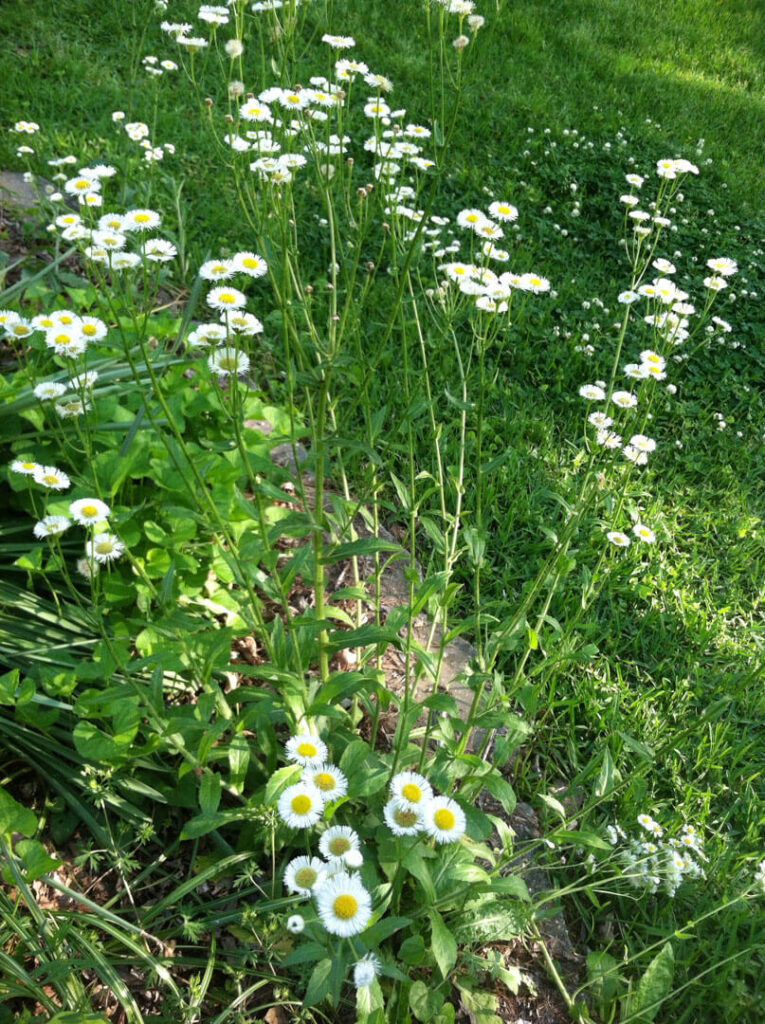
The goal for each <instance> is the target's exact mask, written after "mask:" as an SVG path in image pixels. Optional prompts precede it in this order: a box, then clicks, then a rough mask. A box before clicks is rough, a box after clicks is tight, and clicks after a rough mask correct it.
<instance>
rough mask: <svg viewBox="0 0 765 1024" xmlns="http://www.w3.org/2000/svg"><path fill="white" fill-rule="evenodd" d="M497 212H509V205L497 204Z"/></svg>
mask: <svg viewBox="0 0 765 1024" xmlns="http://www.w3.org/2000/svg"><path fill="white" fill-rule="evenodd" d="M497 213H510V207H509V206H498V207H497Z"/></svg>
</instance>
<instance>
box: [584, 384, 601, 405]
mask: <svg viewBox="0 0 765 1024" xmlns="http://www.w3.org/2000/svg"><path fill="white" fill-rule="evenodd" d="M579 394H580V395H581V397H582V398H586V399H587V401H588V402H602V401H603V399H604V398H605V397H606V392H605V389H604V388H602V387H600V386H599V385H598V384H583V385H582V386H581V387H580V388H579Z"/></svg>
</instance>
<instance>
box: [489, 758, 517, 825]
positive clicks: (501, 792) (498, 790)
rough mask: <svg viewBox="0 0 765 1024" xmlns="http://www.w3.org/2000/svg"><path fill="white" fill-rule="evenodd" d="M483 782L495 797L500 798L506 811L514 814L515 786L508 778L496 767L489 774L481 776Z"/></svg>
mask: <svg viewBox="0 0 765 1024" xmlns="http://www.w3.org/2000/svg"><path fill="white" fill-rule="evenodd" d="M481 782H482V783H483V785H484V788H485V789H486V790H488V792H489V793H491V795H492V796H493V797H494V799H495V800H499V802H500V803H501V804H502V807H503V808H504V810H505V812H506V813H507V814H512V813H513V811H514V810H515V804H516V799H515V792H514V791H513V787H512V786H511V785H510V783H509V782H508V781H507V779H504V778H502V776H501V775H500V774H499V772H498V771H496V769H494V770H492V771H491V772H489V774H488V775H483V776H481Z"/></svg>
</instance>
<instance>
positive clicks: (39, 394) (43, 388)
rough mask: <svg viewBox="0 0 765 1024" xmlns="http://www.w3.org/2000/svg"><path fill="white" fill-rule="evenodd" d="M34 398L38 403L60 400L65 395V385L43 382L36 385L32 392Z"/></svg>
mask: <svg viewBox="0 0 765 1024" xmlns="http://www.w3.org/2000/svg"><path fill="white" fill-rule="evenodd" d="M33 394H34V396H35V398H39V399H40V401H45V400H46V399H51V398H61V396H62V395H65V394H66V384H59V383H58V381H53V380H49V381H44V382H43V383H42V384H37V385H36V387H35V389H34V392H33Z"/></svg>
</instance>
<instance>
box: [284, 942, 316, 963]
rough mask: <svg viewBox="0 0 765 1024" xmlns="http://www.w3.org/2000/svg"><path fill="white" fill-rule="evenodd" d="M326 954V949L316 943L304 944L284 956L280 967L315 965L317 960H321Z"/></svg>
mask: <svg viewBox="0 0 765 1024" xmlns="http://www.w3.org/2000/svg"><path fill="white" fill-rule="evenodd" d="M326 952H327V947H326V946H321V945H319V943H318V942H304V943H303V944H302V946H298V947H297V949H293V950H292V952H291V953H288V954H287V955H286V956H285V958H284V959H283V960H282V967H293V966H294V965H295V964H312V963H316V961H317V960H321V959H322V957H323V956H324V954H325V953H326Z"/></svg>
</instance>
